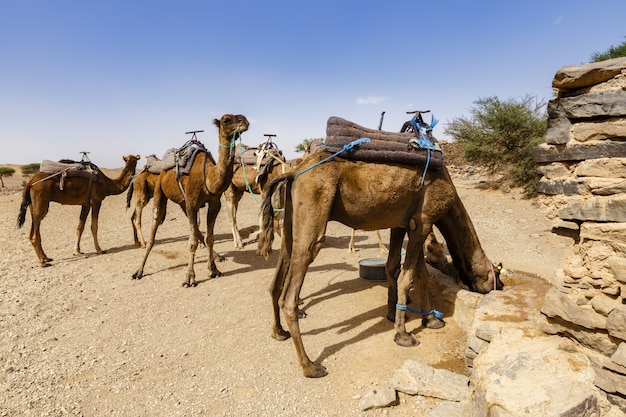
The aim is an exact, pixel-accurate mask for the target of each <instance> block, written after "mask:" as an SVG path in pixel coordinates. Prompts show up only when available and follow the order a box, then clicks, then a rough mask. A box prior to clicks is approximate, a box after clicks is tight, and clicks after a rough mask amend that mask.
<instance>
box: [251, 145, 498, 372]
mask: <svg viewBox="0 0 626 417" xmlns="http://www.w3.org/2000/svg"><path fill="white" fill-rule="evenodd" d="M330 155H331V154H330V152H328V151H325V150H324V151H321V152H317V153H315V154H313V155H311V156H309V157H307V158H306V159H305V160H304V161H303V162H302V163H301V164H300V165H299V166H298V170H299V172H298V173H295V174H294V173H291V174H288V175H285V176H282V177H279V178H277V179H275V180H274V181H272V183H270V184H269V185H268V187H267V189H266V190H265V192H264V194H263V206H262V216H263V223H262V229H261V235H260V238H259V252H260V253H261V254H262V255H263V256H265V258H267V257H269V254H270V253H271V247H272V241H273V238H274V234H273V232H272V229H271V224H272V221H273V216H274V210H273V207H272V201H271V196H272V194H273V192H274V191H275V189H276V187H278V186H283V187H284V189H285V193H286V197H285V212H284V225H283V235H282V243H281V250H280V254H279V257H278V264H277V266H276V271H275V275H274V280H273V283H272V285H271V288H270V292H271V298H272V306H273V309H274V325H273V329H272V336H273V337H274V338H275V339H277V340H285V339H287V338H289V337H290V336H291V337H292V338H293V342H294V345H295V348H296V353H297V355H298V360H299V362H300V365H301V367H302V370H303V373H304V375H305V376H307V377H321V376H324V375H326V369H325V368H324V367H323V366H322V365H321V364H316V363H314V362H312V361H311V360H310V359H309V357H308V356H307V354H306V352H305V349H304V345H303V343H302V336H301V333H300V326H299V322H298V319H299V309H298V301H299V299H300V290H301V288H302V284H303V282H304V277H305V274H306V272H307V269H308V266H309V264H310V263H311V262H312V261H313V260H314V259H315V257H316V256H317V254H318V252H319V251H320V249H321V248H322V246H323V243H324V240H325V233H326V225H327V223H328V221H330V220H335V221H338V222H341V223H343V224H345V225H346V226H348V227H351V228H353V229H362V230H378V229H387V228H391V239H390V247H389V257H388V259H387V265H386V272H387V281H388V287H389V293H388V318H390V319H391V318H393V320H394V323H395V329H396V335H395V338H394V340H395V342H396V343H397V344H398V345H401V346H415V345H417V344H418V343H419V342H418V340H417V338H416V337H415V335H413V334H412V333H408V332H407V330H406V325H405V320H406V317H405V310H407V309H409V308H410V307H408V306H407V303H408V297H409V290H410V289H411V287H414V290H415V294H416V297H415V298H416V299H417V301H418V303H419V304H420V305H419V310H414V311H419V312H420V313H421V314H424V316H425V317H424V320H423V323H425V324H426V325H427V326H429V327H431V326H432V327H440V326H441V324H440V323H439V322H440V320H439V319H438V318H437V317H435V312H434V310H431V306H430V300H429V298H428V292H427V290H426V285H427V278H428V272H427V269H426V264H425V261H424V256H423V247H424V242H425V240H426V237H427V236H428V234H429V233H430V232H431V230H432V227H433V225H436V226H437V228H438V229H439V230H440V231H441V233H442V235H443V236H444V238H445V240H446V242H447V244H448V248H449V250H450V254H451V255H452V258H453V262H454V265H455V267H456V269H457V270H458V273H459V276H460V278H461V280H462V281H463V282H464V283H465V284H466V285H467V286H468V287H469V288H470V289H471V290H472V291H478V292H482V293H486V292H488V291H490V290H492V289H494V288H502V282H501V281H500V280H499V277H498V275H497V273H496V271H495V270H494V268H493V264H492V263H491V261H490V260H489V259H488V258H487V256H486V255H485V253H484V251H483V250H482V248H481V246H480V242H479V240H478V236H477V235H476V232H475V230H474V226H473V225H472V222H471V220H470V218H469V215H468V214H467V211H466V210H465V207H464V206H463V203H462V202H461V200H460V198H459V196H458V194H457V192H456V189H455V187H454V184H453V183H452V180H451V179H450V176H449V174H448V172H447V170H446V169H445V166H444V167H442V168H441V169H430V170H427V172H426V175H425V176H424V182H423V185H420V179H421V178H422V174H423V171H424V169H423V168H422V167H419V166H411V165H399V164H390V163H375V162H362V161H354V160H347V159H343V158H341V157H336V158H334V159H329V160H328V161H327V162H325V163H321V162H322V161H323V160H325V159H327V158H329V157H330ZM320 163H321V164H320ZM316 164H319V165H317V166H316V167H315V168H313V169H311V170H308V171H306V172H305V171H304V169H305V168H308V167H311V166H313V165H316ZM410 209H412V210H411V212H410V213H409V212H408V211H409V210H410ZM405 215H408V216H409V218H408V219H406V218H405ZM405 220H408V228H407V229H405V228H404V227H403V224H405V223H406V222H405ZM405 234H408V237H409V240H408V244H407V249H406V258H405V262H404V269H403V271H402V275H400V262H401V249H402V241H403V238H404V236H405ZM396 307H398V308H396ZM281 311H282V313H283V315H284V318H285V320H286V322H287V326H288V328H289V332H287V331H285V330H284V329H283V327H282V325H281V322H280V312H281Z"/></svg>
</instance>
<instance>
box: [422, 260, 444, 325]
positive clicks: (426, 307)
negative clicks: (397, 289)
mask: <svg viewBox="0 0 626 417" xmlns="http://www.w3.org/2000/svg"><path fill="white" fill-rule="evenodd" d="M417 276H418V279H417V281H415V282H414V292H415V293H416V294H417V299H418V300H419V301H418V302H419V307H418V308H419V310H420V311H423V312H428V311H430V310H431V305H430V295H429V294H428V270H427V269H426V261H425V259H424V256H421V257H420V258H419V259H418V261H417ZM445 325H446V323H445V322H444V321H443V320H441V319H438V318H437V317H435V313H431V314H428V315H426V316H423V317H422V326H424V327H426V328H429V329H441V328H442V327H443V326H445Z"/></svg>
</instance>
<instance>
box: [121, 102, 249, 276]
mask: <svg viewBox="0 0 626 417" xmlns="http://www.w3.org/2000/svg"><path fill="white" fill-rule="evenodd" d="M213 123H214V124H215V126H217V128H218V139H219V151H218V155H219V156H218V161H217V163H213V161H212V158H211V156H210V155H209V154H208V153H206V152H199V153H198V154H197V155H196V158H195V160H194V162H193V166H192V168H191V171H190V172H189V175H182V176H180V183H179V181H178V180H177V179H176V172H175V170H168V171H163V172H161V173H160V174H159V179H158V181H157V183H156V185H155V187H154V197H153V198H154V200H153V204H154V210H155V215H154V218H153V221H152V229H151V232H150V239H149V240H148V243H147V245H146V251H145V254H144V257H143V260H142V261H141V264H140V266H139V268H138V269H137V271H136V272H135V273H134V274H133V276H132V278H133V279H140V278H142V277H143V270H144V267H145V265H146V261H147V260H148V255H150V251H151V250H152V247H153V246H154V240H155V237H156V232H157V229H158V228H159V225H160V224H161V223H162V222H163V219H164V218H165V211H166V205H167V200H172V201H173V202H175V203H176V204H178V205H180V206H181V207H184V211H185V213H186V214H187V218H188V219H189V260H188V263H187V272H186V274H185V279H184V281H183V286H184V287H193V286H195V285H196V273H195V271H194V259H195V254H196V250H197V248H198V243H199V242H202V240H204V244H205V246H206V247H207V249H208V251H209V257H208V263H209V269H210V276H211V278H214V277H218V276H221V275H222V273H221V272H220V271H219V270H218V269H217V266H216V265H215V257H216V256H215V253H214V250H213V243H214V240H215V238H214V236H213V228H214V225H215V219H216V218H217V215H218V213H219V211H220V208H221V202H220V197H221V196H222V193H223V192H224V191H226V189H227V188H228V186H229V185H230V183H231V180H232V177H233V157H234V145H235V141H236V140H238V139H239V137H240V135H241V133H243V132H245V131H246V130H248V126H249V124H248V120H247V119H246V117H245V116H242V115H232V114H225V115H223V116H222V117H221V119H220V120H218V119H215V120H214V121H213ZM183 192H184V194H183ZM204 205H208V211H207V233H206V237H204V238H203V236H202V233H201V232H200V229H199V227H198V211H199V210H200V209H201V208H202V207H204Z"/></svg>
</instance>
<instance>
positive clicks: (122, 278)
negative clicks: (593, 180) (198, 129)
mask: <svg viewBox="0 0 626 417" xmlns="http://www.w3.org/2000/svg"><path fill="white" fill-rule="evenodd" d="M16 172H17V173H16V174H15V178H10V179H8V181H5V182H6V183H7V188H5V189H4V190H3V192H2V195H0V228H1V233H0V240H1V242H0V251H1V257H0V262H1V263H0V275H1V277H2V282H1V284H0V302H1V304H0V416H64V415H80V416H105V415H106V416H244V415H253V416H258V415H267V416H339V415H342V416H346V415H359V416H378V415H389V416H407V415H416V416H419V415H423V414H424V413H426V412H427V411H428V410H429V408H430V407H432V406H433V405H434V403H433V402H432V401H431V400H428V399H426V398H424V397H412V396H404V395H401V397H400V404H399V405H398V406H396V407H392V408H387V409H379V410H371V411H366V412H362V411H359V409H358V399H359V398H360V397H361V396H362V395H364V394H365V393H366V392H367V391H368V390H369V389H371V388H372V387H373V386H375V385H378V384H381V383H384V382H386V381H387V380H388V379H389V378H390V377H391V375H392V374H393V372H394V371H395V370H396V369H398V368H399V367H400V366H401V364H402V363H403V362H404V361H405V360H406V359H413V360H416V361H419V362H423V363H428V364H431V365H433V366H436V367H443V368H447V369H451V370H453V371H455V372H459V373H463V372H465V366H464V359H463V351H464V347H465V336H464V333H463V331H462V330H461V329H460V328H459V327H458V326H457V325H456V324H455V322H454V320H451V319H448V320H447V326H446V327H445V328H444V329H441V330H423V329H421V328H420V322H421V320H419V319H417V318H415V317H413V318H412V319H411V320H410V321H409V322H408V328H409V330H412V331H414V332H415V333H416V334H417V335H418V337H419V339H420V340H421V344H420V345H419V346H417V347H415V348H401V347H399V346H397V345H395V344H394V342H393V326H392V324H391V323H390V322H388V321H387V320H386V319H385V318H384V316H385V313H386V287H385V285H384V284H382V283H379V282H372V281H367V280H363V279H360V278H359V271H358V262H359V260H360V259H364V258H373V257H379V256H380V254H379V250H378V246H377V243H376V238H375V234H374V233H371V232H359V233H358V234H357V242H356V246H357V252H356V253H348V251H347V246H348V241H349V235H350V230H349V229H348V228H347V227H345V226H343V225H341V224H337V223H330V224H329V227H328V239H327V245H326V247H325V248H324V249H323V250H322V251H321V253H320V255H319V257H318V258H317V259H316V260H315V262H314V263H313V264H312V265H311V268H310V270H309V271H310V272H309V274H308V275H307V280H306V281H305V284H304V288H303V294H302V296H303V300H304V304H303V308H304V309H305V310H306V312H307V313H308V317H307V318H306V319H304V320H303V321H302V322H301V326H302V330H303V337H304V342H305V345H306V347H307V350H308V353H309V355H310V356H311V357H312V358H313V359H314V360H317V361H320V362H322V363H323V364H324V365H325V366H326V368H327V370H328V372H329V374H328V376H326V377H324V378H321V379H306V378H304V377H303V376H302V373H301V370H300V367H299V365H298V363H297V360H296V354H295V350H294V348H293V344H292V343H291V342H290V341H286V342H278V341H275V340H274V339H272V338H271V337H270V325H271V306H270V299H269V294H268V290H267V289H268V287H269V283H270V280H271V278H272V274H273V270H274V265H275V261H276V252H275V253H274V254H273V256H272V259H271V260H269V261H265V260H263V259H262V258H260V257H258V256H257V255H255V248H256V245H255V242H254V240H255V238H256V231H257V229H258V227H257V226H255V224H256V221H257V213H258V206H257V203H256V202H255V200H253V199H252V198H250V196H244V198H243V199H242V202H241V206H240V212H239V217H238V219H239V225H240V226H241V227H243V228H244V229H245V230H244V233H243V236H244V240H245V241H246V242H247V243H248V246H246V248H245V249H243V250H237V249H235V248H234V246H233V243H232V238H231V234H230V227H229V224H228V221H227V216H226V212H225V209H224V208H225V205H224V206H223V209H222V212H221V213H220V215H219V217H218V223H217V226H216V230H215V234H216V248H217V250H218V251H219V252H220V253H222V254H223V255H225V256H226V260H225V261H224V262H222V263H219V264H218V267H219V268H220V270H221V271H222V272H223V273H224V276H223V277H220V278H216V279H206V274H207V268H206V253H205V251H204V250H200V251H199V252H198V256H197V263H196V272H197V274H198V276H199V277H200V280H199V285H198V286H197V287H196V288H191V289H186V288H182V287H181V285H180V284H181V282H182V280H183V274H184V269H185V266H186V262H187V236H188V226H187V220H186V218H185V216H184V215H183V214H182V212H181V210H180V209H179V208H178V207H177V206H174V205H172V204H170V205H169V210H168V217H167V219H166V221H165V223H164V224H163V225H162V226H161V228H160V229H159V233H158V235H157V245H156V246H155V248H154V250H153V252H152V254H151V257H150V258H149V260H148V263H147V266H146V270H145V272H146V276H145V277H144V278H143V279H142V280H140V281H133V280H131V279H130V277H131V275H132V273H133V272H134V271H135V269H136V268H137V266H138V265H139V262H140V261H141V257H142V255H143V249H140V248H136V247H134V246H132V237H131V227H130V221H129V215H130V213H129V212H128V211H127V210H126V208H125V193H124V194H122V195H119V196H112V197H109V198H107V200H105V202H104V204H103V208H102V211H101V214H100V229H99V230H100V232H99V235H100V244H101V246H102V247H103V249H105V250H107V253H106V254H103V255H96V254H95V253H94V252H93V244H92V239H91V234H90V231H89V228H88V227H89V223H88V225H87V228H86V231H85V234H84V235H83V241H82V248H83V250H84V251H85V254H84V255H82V256H73V255H72V248H73V245H74V241H75V229H76V224H77V220H78V214H79V211H80V209H79V207H73V206H60V205H58V204H56V203H54V204H52V205H51V209H50V212H49V214H48V216H47V217H46V219H45V220H44V222H43V225H42V234H43V245H44V249H45V250H46V252H47V254H48V256H50V257H52V258H53V259H54V262H53V266H51V267H49V268H40V267H39V266H38V263H37V260H36V257H35V253H34V251H33V249H32V247H31V245H30V243H29V241H28V239H27V235H28V229H29V227H30V217H28V220H27V222H26V225H25V227H24V228H22V229H16V219H17V214H18V210H19V206H20V202H21V194H20V192H19V191H17V190H16V187H18V186H19V185H20V184H21V182H22V181H23V178H21V177H20V176H19V175H18V173H19V172H20V171H19V170H17V171H16ZM5 180H6V179H5ZM455 182H456V184H457V188H458V192H459V194H460V196H461V198H462V200H463V202H464V203H465V205H466V207H467V209H468V211H469V213H470V216H471V217H472V220H473V222H474V225H475V227H476V229H477V232H478V235H479V237H480V239H481V242H482V244H483V247H484V248H485V250H486V252H487V254H488V255H489V256H490V257H491V259H492V260H493V261H496V262H500V261H501V262H503V263H504V265H505V267H507V268H509V269H513V270H516V271H524V272H525V273H532V274H537V275H539V276H543V277H546V278H549V277H551V276H552V275H553V273H554V270H555V269H557V268H559V267H560V266H561V265H562V261H563V259H564V257H565V256H566V255H567V254H568V253H569V251H570V250H571V248H570V246H571V241H570V240H568V239H566V238H562V237H559V236H556V235H554V234H552V233H550V224H549V222H548V220H546V219H545V216H544V215H543V213H542V212H541V211H539V209H538V208H537V206H536V204H535V203H534V202H533V201H532V200H526V199H523V198H521V197H519V194H518V193H516V192H515V191H514V192H511V193H506V194H505V193H502V192H500V191H485V190H479V189H477V188H475V187H474V182H473V181H471V180H467V179H463V180H462V179H457V180H455ZM148 207H150V206H148ZM144 214H145V221H144V230H145V232H146V233H147V231H148V228H149V223H150V210H146V212H145V213H144ZM274 247H275V249H278V247H279V245H278V242H275V245H274ZM434 304H435V306H436V304H437V302H436V300H435V302H434ZM444 312H445V311H444Z"/></svg>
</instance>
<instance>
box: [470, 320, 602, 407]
mask: <svg viewBox="0 0 626 417" xmlns="http://www.w3.org/2000/svg"><path fill="white" fill-rule="evenodd" d="M474 362H475V368H474V369H475V371H474V377H473V380H474V384H475V389H476V391H475V396H474V409H473V410H472V413H470V414H471V415H472V416H475V417H479V416H480V417H482V416H520V417H521V416H593V415H597V416H599V415H600V406H599V400H598V396H599V395H601V394H600V393H599V392H598V390H597V389H596V388H595V386H594V385H593V382H594V379H595V373H594V371H593V369H592V367H591V364H590V362H589V359H588V358H587V357H586V356H585V354H584V353H583V352H581V351H580V349H579V348H578V347H577V346H576V345H575V343H573V342H571V341H569V340H567V339H564V338H561V337H557V336H545V337H527V336H525V335H524V332H523V331H522V330H520V329H503V331H502V332H501V334H500V335H498V336H497V337H496V339H494V340H492V342H491V343H490V345H489V347H488V348H487V349H485V350H484V351H483V352H481V354H480V355H478V357H477V358H476V360H475V361H474ZM521 387H525V388H521ZM594 413H595V414H594Z"/></svg>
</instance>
